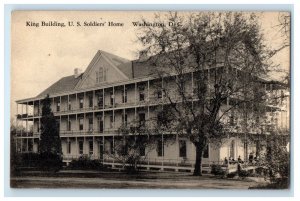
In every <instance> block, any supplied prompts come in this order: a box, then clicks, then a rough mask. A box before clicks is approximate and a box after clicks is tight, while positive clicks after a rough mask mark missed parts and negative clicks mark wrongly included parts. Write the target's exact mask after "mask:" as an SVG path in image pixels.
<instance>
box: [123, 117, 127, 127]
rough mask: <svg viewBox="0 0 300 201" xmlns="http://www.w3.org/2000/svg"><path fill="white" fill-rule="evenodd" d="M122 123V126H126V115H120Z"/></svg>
mask: <svg viewBox="0 0 300 201" xmlns="http://www.w3.org/2000/svg"><path fill="white" fill-rule="evenodd" d="M122 123H123V125H124V126H127V114H125V115H122Z"/></svg>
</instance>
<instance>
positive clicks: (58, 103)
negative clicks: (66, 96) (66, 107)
mask: <svg viewBox="0 0 300 201" xmlns="http://www.w3.org/2000/svg"><path fill="white" fill-rule="evenodd" d="M56 111H57V112H59V111H60V102H57V103H56Z"/></svg>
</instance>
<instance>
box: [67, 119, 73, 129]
mask: <svg viewBox="0 0 300 201" xmlns="http://www.w3.org/2000/svg"><path fill="white" fill-rule="evenodd" d="M71 128H72V124H71V120H69V121H68V128H67V130H68V131H70V130H71Z"/></svg>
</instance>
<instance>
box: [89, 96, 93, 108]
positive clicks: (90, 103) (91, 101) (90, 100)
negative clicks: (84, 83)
mask: <svg viewBox="0 0 300 201" xmlns="http://www.w3.org/2000/svg"><path fill="white" fill-rule="evenodd" d="M89 107H93V96H89Z"/></svg>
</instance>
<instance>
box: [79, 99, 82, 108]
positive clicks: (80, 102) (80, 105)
mask: <svg viewBox="0 0 300 201" xmlns="http://www.w3.org/2000/svg"><path fill="white" fill-rule="evenodd" d="M79 108H80V109H81V108H83V98H82V97H81V98H79Z"/></svg>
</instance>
